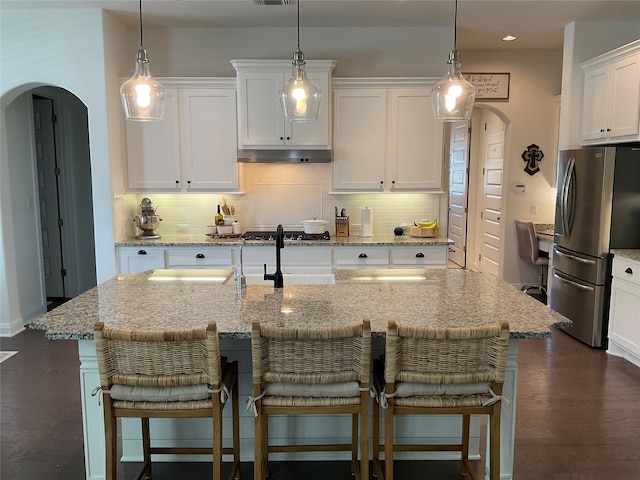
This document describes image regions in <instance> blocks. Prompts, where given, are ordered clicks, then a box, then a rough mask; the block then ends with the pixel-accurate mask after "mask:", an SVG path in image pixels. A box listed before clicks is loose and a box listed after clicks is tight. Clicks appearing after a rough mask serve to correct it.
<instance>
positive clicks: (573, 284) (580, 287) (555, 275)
mask: <svg viewBox="0 0 640 480" xmlns="http://www.w3.org/2000/svg"><path fill="white" fill-rule="evenodd" d="M553 276H554V277H555V278H557V279H558V280H560V281H561V282H564V283H568V284H569V285H571V286H574V287H576V288H579V289H580V290H586V291H587V292H593V291H594V290H595V289H594V288H593V287H587V286H586V285H580V284H579V283H576V282H572V281H571V280H567V279H566V278H562V277H561V276H559V275H558V274H557V273H556V272H553Z"/></svg>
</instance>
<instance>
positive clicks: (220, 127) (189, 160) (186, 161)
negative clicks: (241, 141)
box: [180, 89, 238, 190]
mask: <svg viewBox="0 0 640 480" xmlns="http://www.w3.org/2000/svg"><path fill="white" fill-rule="evenodd" d="M180 131H181V134H182V135H181V150H182V175H183V183H185V184H186V188H187V189H188V190H237V189H238V163H237V142H236V95H235V90H234V89H185V90H180Z"/></svg>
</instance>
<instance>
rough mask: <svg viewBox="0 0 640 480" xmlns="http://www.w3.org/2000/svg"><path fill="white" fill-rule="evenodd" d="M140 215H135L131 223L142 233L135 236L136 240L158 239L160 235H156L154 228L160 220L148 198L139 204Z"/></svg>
mask: <svg viewBox="0 0 640 480" xmlns="http://www.w3.org/2000/svg"><path fill="white" fill-rule="evenodd" d="M140 209H141V213H140V215H136V216H135V217H134V218H133V221H134V222H135V224H136V227H138V228H139V229H140V230H142V233H141V234H140V235H136V238H137V239H138V240H155V239H158V238H160V235H158V234H157V233H156V228H158V225H159V224H160V221H161V220H162V219H161V218H158V216H157V215H156V209H155V208H154V206H153V203H152V202H151V199H150V198H143V199H142V201H141V202H140Z"/></svg>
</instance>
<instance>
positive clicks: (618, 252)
mask: <svg viewBox="0 0 640 480" xmlns="http://www.w3.org/2000/svg"><path fill="white" fill-rule="evenodd" d="M611 253H613V255H614V256H616V257H620V258H627V259H629V260H635V261H636V262H640V249H637V248H614V249H613V250H611Z"/></svg>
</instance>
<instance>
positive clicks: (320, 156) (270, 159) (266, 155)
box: [238, 149, 332, 163]
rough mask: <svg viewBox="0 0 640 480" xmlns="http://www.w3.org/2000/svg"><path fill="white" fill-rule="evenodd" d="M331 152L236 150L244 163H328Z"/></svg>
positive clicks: (240, 160) (239, 159)
mask: <svg viewBox="0 0 640 480" xmlns="http://www.w3.org/2000/svg"><path fill="white" fill-rule="evenodd" d="M331 153H332V152H331V150H302V149H301V150H238V162H244V163H329V162H331Z"/></svg>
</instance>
